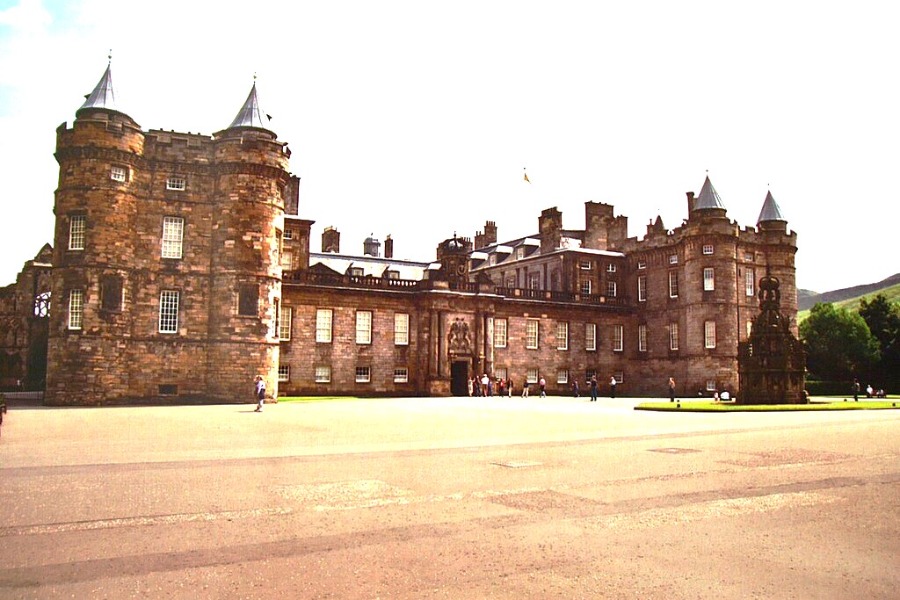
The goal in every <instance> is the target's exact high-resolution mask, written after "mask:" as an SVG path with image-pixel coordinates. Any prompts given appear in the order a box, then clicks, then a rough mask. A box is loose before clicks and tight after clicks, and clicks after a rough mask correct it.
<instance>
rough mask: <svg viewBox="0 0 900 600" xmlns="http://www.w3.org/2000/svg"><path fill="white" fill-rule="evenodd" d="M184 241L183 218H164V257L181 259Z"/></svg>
mask: <svg viewBox="0 0 900 600" xmlns="http://www.w3.org/2000/svg"><path fill="white" fill-rule="evenodd" d="M183 239H184V219H182V218H181V217H163V235H162V257H163V258H181V248H182V240H183Z"/></svg>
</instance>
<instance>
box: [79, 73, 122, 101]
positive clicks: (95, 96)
mask: <svg viewBox="0 0 900 600" xmlns="http://www.w3.org/2000/svg"><path fill="white" fill-rule="evenodd" d="M85 108H105V109H106V110H114V111H116V112H121V111H119V109H118V108H116V94H115V93H114V92H113V86H112V64H108V65H106V71H104V72H103V77H101V78H100V81H98V82H97V85H96V86H94V91H92V92H91V93H90V94H88V95H87V96H85V101H84V104H82V105H81V108H79V109H78V110H83V109H85Z"/></svg>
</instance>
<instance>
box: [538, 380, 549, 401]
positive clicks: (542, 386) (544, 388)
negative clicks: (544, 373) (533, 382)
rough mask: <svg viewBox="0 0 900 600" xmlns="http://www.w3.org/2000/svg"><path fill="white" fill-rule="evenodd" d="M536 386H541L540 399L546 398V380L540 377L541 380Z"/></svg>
mask: <svg viewBox="0 0 900 600" xmlns="http://www.w3.org/2000/svg"><path fill="white" fill-rule="evenodd" d="M538 385H539V386H541V398H546V397H547V380H546V379H544V378H543V377H541V380H540V381H538Z"/></svg>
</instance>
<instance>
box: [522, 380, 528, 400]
mask: <svg viewBox="0 0 900 600" xmlns="http://www.w3.org/2000/svg"><path fill="white" fill-rule="evenodd" d="M522 397H523V398H527V397H528V380H527V379H526V380H525V385H523V386H522Z"/></svg>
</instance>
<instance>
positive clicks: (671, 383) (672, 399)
mask: <svg viewBox="0 0 900 600" xmlns="http://www.w3.org/2000/svg"><path fill="white" fill-rule="evenodd" d="M724 399H725V398H722V400H724ZM669 402H675V378H674V377H669Z"/></svg>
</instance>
